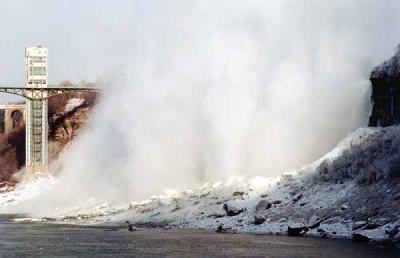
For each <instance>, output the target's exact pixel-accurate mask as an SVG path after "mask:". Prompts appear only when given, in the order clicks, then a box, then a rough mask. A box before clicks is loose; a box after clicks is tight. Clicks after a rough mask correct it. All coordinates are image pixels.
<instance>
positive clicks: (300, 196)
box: [292, 193, 303, 204]
mask: <svg viewBox="0 0 400 258" xmlns="http://www.w3.org/2000/svg"><path fill="white" fill-rule="evenodd" d="M301 198H303V194H302V193H299V194H297V195H296V196H295V197H293V200H292V203H293V204H294V203H297V202H298V201H300V199H301Z"/></svg>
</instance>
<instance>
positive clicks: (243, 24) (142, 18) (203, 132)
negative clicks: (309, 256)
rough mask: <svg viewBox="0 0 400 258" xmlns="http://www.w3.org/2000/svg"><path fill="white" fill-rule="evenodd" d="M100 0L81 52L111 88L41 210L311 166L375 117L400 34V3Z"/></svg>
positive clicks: (87, 15)
mask: <svg viewBox="0 0 400 258" xmlns="http://www.w3.org/2000/svg"><path fill="white" fill-rule="evenodd" d="M90 3H91V2H90V1H83V2H82V4H77V6H80V5H81V6H80V9H79V10H80V12H81V14H82V16H81V17H76V18H74V19H78V20H80V21H81V22H82V29H81V30H84V31H79V30H80V29H79V28H78V32H80V33H81V34H80V35H76V37H77V38H76V39H75V40H73V41H72V42H73V44H72V46H73V49H75V50H77V51H79V52H80V56H79V57H77V58H78V61H81V62H82V64H84V65H85V66H84V67H83V68H82V71H83V72H84V71H86V70H87V71H88V74H90V75H92V74H94V75H95V76H98V82H97V84H98V86H100V87H102V88H103V89H104V93H103V94H102V96H101V100H100V103H99V105H98V106H97V107H96V109H95V111H94V112H93V113H92V114H91V119H90V121H89V123H88V125H87V127H86V128H85V129H84V130H83V131H82V132H81V135H79V137H78V138H77V140H76V141H75V143H74V144H73V146H72V148H71V149H69V151H68V152H67V153H66V154H65V155H64V156H63V157H62V158H61V160H60V161H58V164H57V166H54V167H57V168H60V169H57V170H58V171H54V172H57V174H58V180H57V182H56V183H55V186H54V187H53V189H52V190H51V191H49V192H48V193H46V194H44V195H42V196H40V197H38V198H37V199H36V200H38V201H40V203H41V205H40V207H41V211H43V209H44V208H49V209H52V208H54V207H57V206H68V205H72V204H74V203H76V202H79V201H81V200H86V199H89V198H92V197H96V198H99V199H105V200H110V201H115V200H118V201H131V200H139V199H141V198H146V197H148V196H149V195H151V194H158V193H162V192H164V191H165V190H166V189H168V188H176V189H183V188H190V187H194V186H197V185H199V184H201V183H204V182H206V181H217V180H224V179H226V178H228V177H230V176H235V175H240V176H253V175H260V176H273V175H278V174H279V173H282V172H285V171H288V170H292V169H296V168H299V167H301V166H302V165H306V164H308V163H310V162H312V161H314V160H315V159H317V158H319V157H320V156H322V155H323V154H325V153H326V152H328V151H329V150H330V149H331V148H332V147H334V146H335V145H336V143H337V142H338V141H339V140H341V139H342V138H343V137H345V136H346V135H347V134H348V133H349V132H351V131H353V130H354V129H356V128H358V127H360V126H363V125H366V120H367V116H368V112H369V90H370V89H369V81H368V78H369V72H370V71H371V69H372V68H373V66H374V65H376V64H378V63H379V62H381V61H382V60H384V59H385V58H387V57H388V56H389V55H390V54H391V52H392V50H393V49H394V48H395V46H396V44H397V43H398V41H399V39H400V4H399V3H398V2H396V1H384V2H383V1H347V0H343V1H312V0H311V1H298V0H293V1H291V0H288V1H116V5H117V6H119V7H118V8H111V9H110V12H111V14H107V17H109V16H110V15H112V17H114V19H112V20H109V19H108V18H105V21H102V20H101V18H96V17H97V16H96V15H101V14H103V13H105V10H107V8H106V6H107V4H106V3H104V2H101V4H100V5H99V7H96V6H93V7H91V5H92V4H93V3H92V4H90ZM64 4H65V3H64ZM113 4H114V3H113ZM53 5H54V4H53ZM110 5H111V3H110ZM68 8H73V7H71V6H69V7H68ZM74 8H75V7H74ZM76 8H77V7H76ZM85 8H88V9H90V8H93V10H90V11H89V10H86V9H85ZM100 9H101V10H100ZM103 9H104V10H103ZM82 10H83V11H82ZM118 10H119V11H121V13H122V14H121V15H120V16H119V13H118ZM72 11H74V10H72ZM75 11H76V10H75ZM76 12H78V11H76ZM50 17H52V16H50ZM93 20H95V21H97V23H95V22H93ZM73 21H74V22H76V21H75V20H73ZM111 21H112V22H111ZM87 24H91V26H92V27H90V26H87ZM64 26H66V27H68V25H66V24H65V25H64ZM107 26H109V27H107ZM103 33H104V34H103ZM45 43H46V42H44V44H45ZM52 48H56V43H55V42H52V44H51V45H50V46H49V50H50V51H49V52H50V56H49V59H50V60H53V57H52V55H51V51H52ZM66 48H67V53H71V52H72V50H71V47H68V46H66ZM79 49H81V50H79ZM86 51H87V53H86ZM65 62H66V61H65ZM58 63H62V62H58ZM76 63H77V69H80V68H81V67H82V66H83V65H82V64H81V63H79V62H76ZM88 66H92V67H91V68H90V67H89V68H88ZM50 67H51V66H50ZM52 69H58V68H52ZM67 71H69V74H73V72H75V73H77V71H75V70H73V68H71V67H70V66H67ZM82 71H79V73H81V72H82ZM61 74H62V73H61ZM50 77H51V71H50ZM62 79H68V78H62ZM46 204H47V206H48V207H47V206H46ZM34 206H35V205H34V204H32V205H31V206H26V207H30V208H32V209H34V208H33V207H34ZM43 206H46V207H43Z"/></svg>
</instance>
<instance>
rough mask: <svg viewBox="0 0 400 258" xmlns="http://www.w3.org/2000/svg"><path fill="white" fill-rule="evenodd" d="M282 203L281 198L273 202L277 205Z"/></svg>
mask: <svg viewBox="0 0 400 258" xmlns="http://www.w3.org/2000/svg"><path fill="white" fill-rule="evenodd" d="M281 203H282V201H281V200H276V201H274V202H273V204H275V205H276V204H281Z"/></svg>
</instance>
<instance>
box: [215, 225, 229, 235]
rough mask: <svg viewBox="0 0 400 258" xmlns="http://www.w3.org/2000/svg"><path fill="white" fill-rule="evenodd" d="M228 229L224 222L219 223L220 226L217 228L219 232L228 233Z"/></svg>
mask: <svg viewBox="0 0 400 258" xmlns="http://www.w3.org/2000/svg"><path fill="white" fill-rule="evenodd" d="M226 231H227V230H226V229H225V228H224V224H222V223H221V224H219V226H218V228H217V230H216V232H217V233H226Z"/></svg>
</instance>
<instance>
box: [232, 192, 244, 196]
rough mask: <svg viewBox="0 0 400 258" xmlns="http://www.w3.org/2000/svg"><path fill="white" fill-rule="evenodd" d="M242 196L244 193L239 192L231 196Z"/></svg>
mask: <svg viewBox="0 0 400 258" xmlns="http://www.w3.org/2000/svg"><path fill="white" fill-rule="evenodd" d="M242 195H244V192H239V191H237V192H233V194H232V196H233V197H235V196H242Z"/></svg>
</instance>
